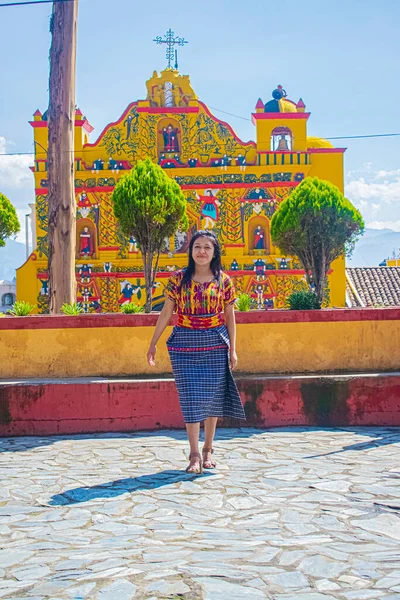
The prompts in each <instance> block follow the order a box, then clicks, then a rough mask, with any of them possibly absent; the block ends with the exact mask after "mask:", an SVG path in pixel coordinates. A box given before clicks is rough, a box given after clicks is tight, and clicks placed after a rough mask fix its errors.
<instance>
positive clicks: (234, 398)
mask: <svg viewBox="0 0 400 600" xmlns="http://www.w3.org/2000/svg"><path fill="white" fill-rule="evenodd" d="M235 300H236V298H235V290H234V287H233V284H232V281H231V279H230V277H229V276H228V275H226V274H225V273H223V271H222V267H221V248H220V245H219V242H218V240H217V238H216V237H215V235H214V234H213V233H212V232H210V231H207V230H204V231H198V232H197V233H195V235H194V236H193V238H192V239H191V241H190V245H189V264H188V266H187V268H186V269H183V270H181V271H177V272H176V273H174V275H172V277H170V279H169V281H168V283H167V285H166V287H165V304H164V307H163V309H162V311H161V313H160V316H159V317H158V321H157V325H156V328H155V331H154V335H153V339H152V340H151V343H150V348H149V351H148V353H147V360H148V363H149V365H151V366H154V365H155V354H156V344H157V342H158V340H159V338H160V336H161V334H162V333H163V331H164V329H165V328H166V327H167V325H168V323H169V321H170V319H171V316H172V313H173V312H174V310H175V311H176V312H177V313H178V322H177V325H176V327H174V329H173V332H172V334H171V335H170V337H169V338H168V340H167V347H168V351H169V355H170V359H171V363H172V370H173V373H174V377H175V382H176V386H177V388H178V394H179V401H180V405H181V409H182V413H183V418H184V421H185V425H186V430H187V434H188V438H189V445H190V455H189V460H190V464H189V466H188V467H187V469H186V471H187V472H188V473H201V472H202V470H203V467H204V468H205V469H213V468H215V466H216V463H215V462H214V461H213V458H212V453H213V441H214V435H215V429H216V426H217V419H218V417H233V418H236V419H245V418H246V417H245V414H244V410H243V406H242V403H241V401H240V397H239V392H238V389H237V387H236V384H235V381H234V379H233V377H232V373H231V369H234V368H235V366H236V363H237V356H236V324H235V313H234V303H235ZM223 313H224V316H225V319H224V316H223ZM201 421H204V446H203V451H202V454H203V457H201V455H200V453H199V434H200V423H201Z"/></svg>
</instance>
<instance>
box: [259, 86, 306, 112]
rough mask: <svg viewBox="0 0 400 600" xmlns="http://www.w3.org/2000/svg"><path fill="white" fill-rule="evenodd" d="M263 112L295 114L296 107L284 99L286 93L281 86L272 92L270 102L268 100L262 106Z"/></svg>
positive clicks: (293, 103) (290, 101)
mask: <svg viewBox="0 0 400 600" xmlns="http://www.w3.org/2000/svg"><path fill="white" fill-rule="evenodd" d="M264 112H267V113H296V112H298V111H297V106H296V103H295V102H292V100H289V99H288V98H287V97H286V91H285V90H284V89H283V87H282V86H281V85H278V87H277V88H276V89H275V90H274V91H273V92H272V100H269V101H268V102H267V103H266V104H265V106H264Z"/></svg>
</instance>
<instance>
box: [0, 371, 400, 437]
mask: <svg viewBox="0 0 400 600" xmlns="http://www.w3.org/2000/svg"><path fill="white" fill-rule="evenodd" d="M237 383H238V387H239V391H240V395H241V398H242V401H243V404H244V407H245V411H246V416H247V421H234V420H230V419H225V420H222V419H221V420H220V425H223V426H250V427H278V426H310V425H314V426H318V427H330V426H354V425H389V426H399V425H400V373H390V374H380V375H362V376H360V375H359V376H336V375H331V376H324V377H323V376H308V377H307V376H293V375H292V376H285V377H278V376H270V377H261V376H260V377H251V376H239V377H237ZM183 427H184V423H183V419H182V415H181V411H180V409H179V401H178V395H177V392H176V387H175V382H174V380H173V379H170V378H169V379H153V380H143V379H142V380H139V379H137V380H132V379H130V380H128V379H127V380H115V379H114V380H110V379H109V380H103V381H96V380H93V379H87V380H82V379H81V380H59V381H52V382H50V381H48V382H45V381H36V382H35V381H25V382H19V383H18V382H13V383H9V384H6V383H1V382H0V436H14V435H52V434H68V433H89V432H91V433H93V432H106V431H140V430H146V429H148V430H157V429H165V428H179V429H181V428H183Z"/></svg>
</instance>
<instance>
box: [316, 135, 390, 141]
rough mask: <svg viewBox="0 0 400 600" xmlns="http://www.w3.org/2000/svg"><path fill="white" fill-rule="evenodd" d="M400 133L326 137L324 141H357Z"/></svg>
mask: <svg viewBox="0 0 400 600" xmlns="http://www.w3.org/2000/svg"><path fill="white" fill-rule="evenodd" d="M397 135H400V133H372V134H371V135H347V136H341V137H328V138H325V139H326V140H357V139H360V138H376V137H394V136H397Z"/></svg>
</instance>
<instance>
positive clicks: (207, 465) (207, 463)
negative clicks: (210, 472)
mask: <svg viewBox="0 0 400 600" xmlns="http://www.w3.org/2000/svg"><path fill="white" fill-rule="evenodd" d="M205 454H214V450H213V448H203V469H215V467H216V466H217V463H216V462H215V460H212V459H211V458H210V459H209V460H205V458H204V455H205Z"/></svg>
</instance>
